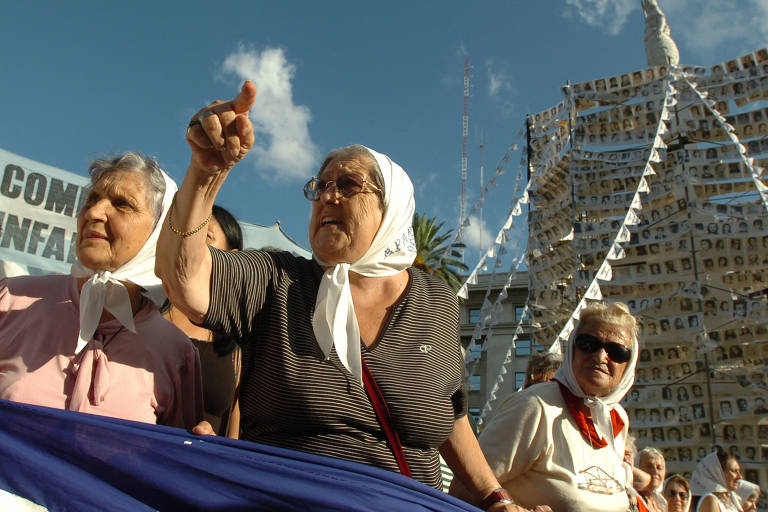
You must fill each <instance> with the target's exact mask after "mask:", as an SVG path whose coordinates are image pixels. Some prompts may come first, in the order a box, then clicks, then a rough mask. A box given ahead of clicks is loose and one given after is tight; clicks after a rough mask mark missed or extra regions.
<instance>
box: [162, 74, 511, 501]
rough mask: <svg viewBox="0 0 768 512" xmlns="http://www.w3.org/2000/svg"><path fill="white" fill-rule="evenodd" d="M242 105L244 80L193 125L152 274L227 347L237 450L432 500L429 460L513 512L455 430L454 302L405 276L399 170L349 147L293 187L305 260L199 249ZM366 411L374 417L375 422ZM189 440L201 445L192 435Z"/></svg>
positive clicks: (470, 443) (408, 195) (463, 425)
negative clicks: (236, 359)
mask: <svg viewBox="0 0 768 512" xmlns="http://www.w3.org/2000/svg"><path fill="white" fill-rule="evenodd" d="M255 94H256V91H255V87H254V86H253V84H252V83H250V82H246V83H245V84H244V86H243V89H242V91H241V93H240V95H238V97H237V98H235V99H234V100H232V101H231V102H216V103H214V104H212V105H210V106H209V107H206V108H205V109H203V110H202V111H201V112H200V113H198V114H197V115H196V116H194V117H193V119H192V122H191V123H190V126H189V128H188V130H187V141H188V142H189V145H190V147H191V148H192V159H191V163H190V167H189V170H188V172H187V175H186V177H185V179H184V182H183V184H182V186H181V188H180V190H179V193H178V194H177V196H176V200H175V205H174V206H173V207H172V210H171V213H170V215H169V216H168V222H167V223H166V225H165V226H164V230H163V233H162V235H161V241H160V244H159V248H158V264H157V272H158V275H160V276H161V277H162V278H163V281H164V284H165V288H166V290H167V291H168V293H169V296H170V298H171V300H172V302H173V303H174V304H175V305H177V306H178V307H179V308H180V309H181V310H182V311H184V312H185V313H186V314H187V315H188V316H189V318H190V319H192V320H193V321H195V322H198V323H201V324H203V325H205V326H206V327H207V328H210V329H212V330H216V331H221V332H225V333H227V334H229V335H230V336H233V337H234V338H236V339H239V340H243V341H242V343H243V376H242V380H241V387H240V395H239V396H240V411H241V439H245V440H249V441H254V442H260V443H266V444H271V445H276V446H281V447H284V448H290V449H295V450H300V451H306V452H311V453H316V454H319V455H325V456H330V457H337V458H344V459H348V460H351V461H356V462H360V463H363V464H369V465H374V466H378V467H381V468H385V469H389V470H392V471H400V472H401V473H404V474H410V475H412V476H413V477H414V478H416V479H417V480H420V481H422V482H424V483H426V484H427V485H431V486H433V487H437V488H439V487H440V464H439V459H438V453H441V454H442V455H443V457H444V458H445V459H446V461H447V462H448V463H449V464H450V465H451V467H452V469H453V471H454V472H455V473H456V474H458V475H460V476H461V477H462V480H464V481H465V482H467V484H468V487H469V489H470V491H471V493H472V501H474V502H475V503H477V504H481V505H483V507H484V508H487V509H489V510H494V511H496V510H521V509H519V508H518V507H516V506H515V505H514V504H513V503H512V502H511V500H510V499H507V497H506V495H505V493H504V491H503V490H499V487H500V486H499V484H498V482H497V481H496V478H495V477H494V476H493V474H492V473H491V471H490V469H489V467H488V465H487V463H486V462H485V459H484V457H483V455H482V453H481V452H480V449H479V446H478V444H477V441H476V439H475V436H474V434H473V432H472V430H471V428H470V426H469V422H468V419H467V414H466V412H467V404H466V397H465V393H464V390H463V361H462V358H461V354H460V350H459V345H458V305H457V302H456V298H455V296H454V294H453V293H452V292H451V290H450V289H449V288H448V287H447V286H446V285H445V284H444V283H441V282H439V281H437V280H435V279H433V278H432V277H431V276H428V275H427V274H425V273H423V272H421V271H419V270H417V269H414V268H412V267H411V264H412V262H413V259H414V257H415V243H414V240H413V230H412V228H411V218H412V215H413V211H414V200H413V186H412V184H411V182H410V179H409V178H408V176H407V175H406V174H405V172H404V171H403V169H402V168H401V167H400V166H398V165H397V164H395V163H394V162H392V160H390V159H389V157H387V156H386V155H383V154H380V153H377V152H375V151H373V150H370V149H368V148H365V147H363V146H350V147H348V148H342V149H341V150H337V151H334V152H332V153H331V154H330V155H328V157H327V158H326V160H325V162H324V163H323V165H322V166H321V168H320V171H319V173H318V175H317V177H316V178H313V179H312V180H310V181H309V182H308V183H307V184H306V186H305V188H304V194H305V196H306V198H307V199H309V200H311V201H312V218H311V220H310V226H309V239H310V244H311V245H312V250H313V256H314V257H313V259H312V260H307V259H304V258H299V257H295V256H292V255H290V254H289V253H285V252H269V251H243V252H235V253H230V252H226V251H218V250H216V249H209V248H207V247H206V245H205V234H204V232H202V231H201V230H202V228H203V226H204V225H205V221H206V219H208V218H209V216H210V211H211V207H212V205H213V202H214V199H215V196H216V193H217V192H218V189H219V188H220V186H221V185H222V183H223V181H224V179H225V177H226V176H227V174H228V172H229V171H230V170H231V169H232V167H233V166H234V165H235V164H236V163H237V162H239V161H240V160H241V159H242V158H243V157H244V156H245V155H246V154H247V153H248V150H249V149H250V148H251V146H252V145H253V142H254V135H253V127H252V126H251V123H250V121H249V119H248V110H249V109H250V107H251V106H252V105H253V102H254V99H255ZM201 221H202V224H201ZM382 403H383V404H385V405H386V406H387V408H388V412H389V414H387V412H382V411H381V408H380V410H379V412H378V413H377V411H376V407H377V405H381V404H382ZM195 431H196V432H197V433H211V431H210V430H209V428H208V426H207V425H206V424H205V423H203V424H201V425H200V426H199V427H198V428H197V429H196V430H195ZM388 431H389V434H388ZM388 435H389V436H390V437H389V439H388ZM398 448H399V449H398Z"/></svg>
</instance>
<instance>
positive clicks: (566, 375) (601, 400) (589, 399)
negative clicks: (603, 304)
mask: <svg viewBox="0 0 768 512" xmlns="http://www.w3.org/2000/svg"><path fill="white" fill-rule="evenodd" d="M616 304H618V303H616ZM614 305H615V304H611V305H610V306H614ZM610 306H609V307H610ZM621 306H623V307H622V308H621V310H622V311H623V313H624V314H626V315H629V316H632V315H631V313H630V312H629V309H628V308H627V307H626V306H625V305H624V304H621ZM582 312H583V311H582ZM584 320H599V321H602V322H605V323H608V324H613V323H612V322H610V321H607V320H603V319H602V318H600V317H599V316H596V315H595V316H592V315H590V316H587V317H586V318H585V319H584ZM581 322H582V320H581V319H580V320H579V324H577V325H576V327H575V328H574V329H573V331H571V335H570V336H569V337H568V340H567V341H566V343H565V357H563V364H562V366H560V369H559V370H558V371H557V373H556V374H555V380H557V381H558V382H560V383H562V384H563V385H564V386H566V387H567V388H568V389H569V390H570V391H571V393H573V394H574V395H576V396H577V397H579V398H583V399H584V405H586V406H587V407H589V411H590V413H591V415H592V422H593V423H594V424H595V430H596V431H597V435H598V436H600V437H603V438H604V439H605V440H606V442H607V443H608V446H610V447H611V448H612V449H613V451H614V453H615V454H616V464H617V465H616V473H617V474H624V473H625V469H622V468H623V466H622V464H623V462H624V436H614V432H613V423H612V421H611V411H612V410H615V411H616V412H617V413H618V414H619V416H620V417H621V419H622V421H624V425H625V427H624V428H627V429H628V428H629V417H628V416H627V412H626V411H625V410H624V408H623V407H622V406H621V404H619V402H620V401H621V399H622V398H624V395H626V394H627V393H628V392H629V389H630V388H631V387H632V385H633V384H634V383H635V367H636V366H637V357H638V352H639V350H638V346H639V345H638V341H637V336H635V335H634V333H633V332H631V330H630V332H629V335H630V337H631V339H632V357H631V359H630V360H629V364H628V365H627V367H626V369H625V370H624V375H622V377H621V380H620V381H619V384H618V386H616V388H615V389H613V390H612V391H611V392H610V393H608V394H607V395H606V396H602V397H596V396H588V395H587V394H586V393H585V392H584V391H583V390H582V389H581V386H579V383H578V381H577V380H576V375H575V374H574V373H573V351H574V345H573V340H574V339H575V338H576V335H577V333H578V332H579V325H580V324H581ZM617 325H618V324H617ZM626 483H627V484H629V485H632V482H626Z"/></svg>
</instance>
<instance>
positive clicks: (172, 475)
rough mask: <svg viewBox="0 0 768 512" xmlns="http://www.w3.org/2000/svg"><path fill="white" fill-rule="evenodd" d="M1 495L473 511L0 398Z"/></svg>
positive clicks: (154, 428) (369, 472) (409, 486)
mask: <svg viewBox="0 0 768 512" xmlns="http://www.w3.org/2000/svg"><path fill="white" fill-rule="evenodd" d="M0 424H2V428H0V461H2V462H0V488H1V489H4V490H6V491H8V492H10V493H13V494H16V495H19V496H22V497H24V498H27V499H29V500H30V501H32V502H34V503H36V504H38V505H42V506H44V507H46V508H48V510H51V511H59V510H67V511H72V510H84V511H86V510H87V511H96V510H109V511H123V510H124V511H131V512H134V511H141V510H168V511H192V510H207V511H209V510H269V511H293V510H295V511H303V512H305V511H315V510H327V511H331V510H332V511H378V510H387V511H400V510H408V511H410V510H414V511H441V512H452V511H473V510H474V511H476V510H478V509H476V508H474V507H473V506H471V505H468V504H466V503H464V502H462V501H460V500H457V499H455V498H453V497H451V496H448V495H447V494H444V493H442V492H440V491H438V490H435V489H432V488H430V487H428V486H426V485H423V484H421V483H420V482H417V481H415V480H412V479H410V478H407V477H404V476H402V475H400V474H398V473H393V472H390V471H385V470H382V469H378V468H374V467H370V466H365V465H362V464H357V463H354V462H349V461H344V460H339V459H333V458H327V457H320V456H317V455H312V454H308V453H301V452H296V451H292V450H285V449H281V448H275V447H271V446H265V445H260V444H255V443H249V442H245V441H236V440H233V439H227V438H219V437H213V436H194V435H191V434H190V433H188V432H187V431H185V430H181V429H177V428H172V427H164V426H160V425H149V424H144V423H136V422H132V421H125V420H118V419H114V418H105V417H101V416H94V415H89V414H82V413H76V412H70V411H62V410H58V409H49V408H45V407H37V406H31V405H26V404H18V403H13V402H8V401H4V400H0Z"/></svg>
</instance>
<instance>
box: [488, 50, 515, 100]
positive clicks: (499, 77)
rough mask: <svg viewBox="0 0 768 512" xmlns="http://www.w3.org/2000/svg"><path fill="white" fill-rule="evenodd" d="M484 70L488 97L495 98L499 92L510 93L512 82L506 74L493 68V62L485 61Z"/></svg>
mask: <svg viewBox="0 0 768 512" xmlns="http://www.w3.org/2000/svg"><path fill="white" fill-rule="evenodd" d="M485 69H486V70H487V72H488V95H489V96H497V95H498V94H499V93H501V92H511V91H512V82H511V80H510V79H509V78H508V76H507V74H506V73H504V72H503V71H498V70H496V69H495V68H494V64H493V61H492V60H491V59H488V60H487V61H485Z"/></svg>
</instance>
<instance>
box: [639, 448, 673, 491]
mask: <svg viewBox="0 0 768 512" xmlns="http://www.w3.org/2000/svg"><path fill="white" fill-rule="evenodd" d="M637 467H639V468H640V469H642V470H643V471H645V472H646V473H648V474H649V475H650V476H651V483H650V485H649V487H650V488H652V489H656V488H658V487H659V486H661V483H662V482H663V481H664V477H665V476H666V474H667V465H666V463H665V462H664V458H663V457H657V456H654V455H650V456H649V455H643V454H641V455H640V461H639V462H638V464H637Z"/></svg>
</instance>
